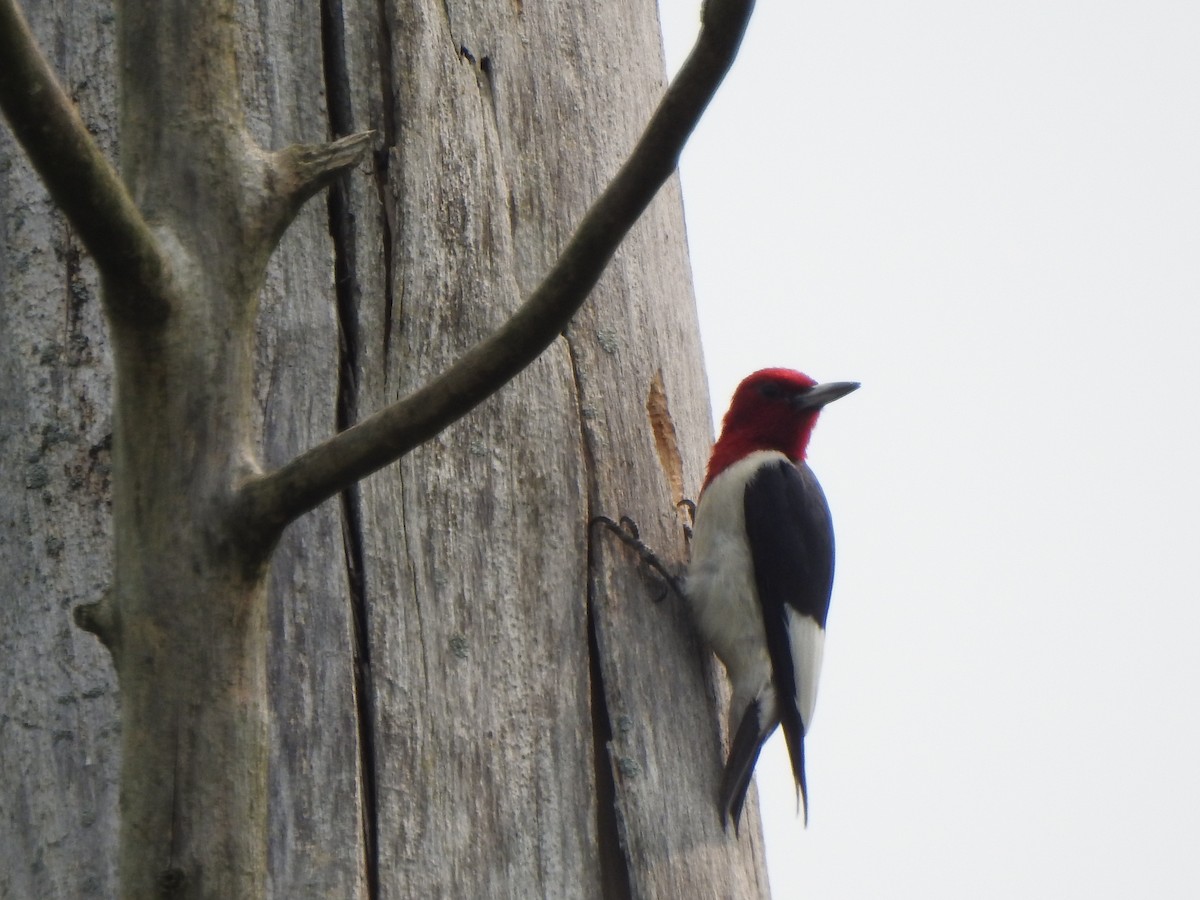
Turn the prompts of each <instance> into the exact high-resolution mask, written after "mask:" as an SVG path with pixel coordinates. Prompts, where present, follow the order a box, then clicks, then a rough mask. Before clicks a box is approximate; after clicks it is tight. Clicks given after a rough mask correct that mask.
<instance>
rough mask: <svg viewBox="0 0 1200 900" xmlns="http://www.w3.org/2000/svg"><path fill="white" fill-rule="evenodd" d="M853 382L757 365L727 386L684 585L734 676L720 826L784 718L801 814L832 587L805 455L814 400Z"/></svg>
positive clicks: (816, 407)
mask: <svg viewBox="0 0 1200 900" xmlns="http://www.w3.org/2000/svg"><path fill="white" fill-rule="evenodd" d="M858 388H859V384H858V383H857V382H849V381H843V382H829V383H825V384H818V383H817V382H816V381H815V380H814V379H812V378H810V377H809V376H807V375H805V374H803V373H802V372H798V371H795V370H793V369H786V368H769V369H762V370H760V371H757V372H754V373H753V374H752V375H749V376H748V377H747V378H745V380H743V381H742V382H741V384H739V385H738V387H737V390H736V391H735V392H734V395H733V399H732V401H731V403H730V406H729V411H728V412H727V413H726V414H725V417H724V419H723V421H722V425H721V433H720V436H719V437H718V438H717V441H716V443H715V444H714V445H713V448H712V453H711V455H710V457H709V461H708V468H707V470H706V473H705V480H704V485H703V487H702V489H701V493H700V499H699V502H698V503H697V505H696V508H695V515H694V522H693V524H692V541H691V560H690V563H689V564H688V566H687V571H686V576H685V578H684V579H683V581H682V594H683V596H684V599H685V600H686V602H687V604H688V605H689V607H690V609H691V613H692V617H693V620H694V621H695V624H696V628H697V630H698V631H699V632H700V635H701V636H702V637H703V638H704V639H705V641H706V642H707V644H708V645H709V647H711V649H712V650H713V652H714V653H715V654H716V655H717V657H718V658H719V659H720V660H721V662H722V663H723V664H724V667H725V670H726V674H727V675H728V677H729V681H730V683H731V686H732V700H731V703H730V711H729V729H730V733H731V734H732V740H731V745H730V750H729V758H728V761H727V762H726V765H725V770H724V774H723V776H722V780H721V787H720V814H721V823H722V826H723V827H724V828H725V829H726V830H728V827H729V823H730V821H732V822H733V826H734V830H735V833H736V832H737V831H738V829H739V827H740V821H741V815H742V809H743V806H744V804H745V802H746V792H747V790H749V787H750V780H751V778H752V777H753V774H754V766H755V763H756V762H757V760H758V755H759V752H760V751H761V749H762V747H763V744H764V743H765V742H766V740H767V738H769V737H770V736H771V735H772V734H773V733H774V731H775V729H776V728H777V727H780V726H782V728H783V734H784V738H785V739H786V741H787V748H788V755H789V756H790V758H791V764H792V774H793V776H794V778H795V782H796V802H797V806H798V807H799V806H800V804H803V809H804V822H805V825H806V826H807V824H808V784H807V781H806V779H805V774H804V739H805V736H806V735H807V734H808V730H809V728H810V726H811V725H812V716H813V707H814V705H815V703H816V696H817V682H818V680H819V677H820V672H821V658H822V653H823V649H824V642H825V622H826V617H827V615H828V612H829V600H830V595H831V593H832V589H833V568H834V539H833V523H832V520H831V518H830V514H829V506H828V504H827V503H826V500H825V494H824V492H823V491H822V489H821V485H820V483H819V482H818V481H817V478H816V476H815V475H814V474H813V471H812V469H810V468H809V466H808V464H807V463H806V462H805V455H806V451H807V449H808V442H809V438H810V437H811V435H812V431H813V427H814V426H815V425H816V422H817V417H818V416H819V415H820V413H821V410H822V409H824V408H825V406H826V405H827V404H829V403H832V402H833V401H834V400H837V399H839V398H841V397H844V396H846V395H847V394H849V393H851V392H852V391H854V390H857V389H858Z"/></svg>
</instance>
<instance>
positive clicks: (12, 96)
mask: <svg viewBox="0 0 1200 900" xmlns="http://www.w3.org/2000/svg"><path fill="white" fill-rule="evenodd" d="M0 60H2V62H0V109H3V111H4V115H5V117H6V118H7V119H8V122H9V126H10V127H11V128H12V131H13V134H14V135H15V136H16V138H17V140H18V141H19V142H20V144H21V146H22V147H23V148H24V149H25V152H26V153H27V154H28V155H29V158H30V160H31V161H32V162H33V166H34V168H35V169H36V170H37V172H38V175H40V176H41V179H42V182H43V183H44V184H45V185H46V187H47V189H48V190H49V191H50V196H52V197H53V198H54V201H55V203H57V204H58V206H59V208H60V209H62V211H63V213H64V214H65V215H66V217H67V221H69V222H70V223H71V227H72V228H74V229H75V231H76V233H77V234H78V235H79V237H80V239H81V240H82V241H83V245H84V246H85V247H86V248H87V250H88V252H89V253H91V254H92V256H93V257H94V258H95V260H96V264H97V266H99V269H100V274H101V275H102V276H103V278H104V280H105V283H106V285H107V287H108V288H109V290H107V291H105V302H106V303H107V304H108V306H109V312H110V314H112V315H113V317H114V318H116V319H117V320H120V321H123V322H127V323H130V324H135V325H139V326H153V325H155V324H157V323H161V322H163V321H164V320H165V319H166V317H167V314H168V312H169V298H170V296H171V280H170V268H169V266H168V264H167V262H166V258H165V257H164V255H163V253H162V252H161V250H160V249H159V246H158V242H157V241H156V240H155V238H154V235H153V234H152V233H151V231H150V228H149V227H148V226H147V224H146V221H145V220H144V219H143V218H142V215H141V213H140V212H139V211H138V208H137V206H135V205H134V202H133V198H131V197H130V196H129V192H128V191H127V190H126V189H125V184H124V182H122V181H121V178H120V176H119V175H118V174H117V172H116V170H115V169H113V167H112V166H111V165H110V164H109V162H108V160H107V159H105V158H104V154H103V153H101V152H100V148H99V147H98V146H97V145H96V142H95V141H94V140H93V139H92V136H91V135H90V134H89V133H88V130H87V128H85V127H84V124H83V121H82V120H81V119H80V118H79V113H78V112H76V110H75V106H74V104H72V103H71V100H70V98H68V97H67V95H66V93H65V92H64V91H63V89H62V86H61V85H60V84H59V83H58V79H57V78H56V77H55V75H54V72H53V70H51V68H50V65H49V63H47V62H46V59H45V57H43V56H42V54H41V52H40V51H39V50H38V47H37V42H36V41H35V40H34V38H33V34H32V33H31V32H30V30H29V24H28V23H27V22H26V21H25V17H24V16H23V15H22V13H21V10H20V9H19V7H18V6H17V3H16V0H0Z"/></svg>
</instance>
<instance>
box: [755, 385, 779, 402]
mask: <svg viewBox="0 0 1200 900" xmlns="http://www.w3.org/2000/svg"><path fill="white" fill-rule="evenodd" d="M758 390H759V393H761V394H762V395H763V396H764V397H766V398H767V399H768V400H777V399H779V398H780V397H782V396H783V388H781V387H780V386H779V385H777V384H776V383H775V382H773V381H768V382H767V383H766V384H764V385H762V386H761V387H759V389H758Z"/></svg>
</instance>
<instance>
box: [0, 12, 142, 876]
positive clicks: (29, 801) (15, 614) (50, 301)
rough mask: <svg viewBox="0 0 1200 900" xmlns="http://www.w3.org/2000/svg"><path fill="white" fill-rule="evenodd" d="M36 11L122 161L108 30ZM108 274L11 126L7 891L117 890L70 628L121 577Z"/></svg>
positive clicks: (111, 811) (3, 569)
mask: <svg viewBox="0 0 1200 900" xmlns="http://www.w3.org/2000/svg"><path fill="white" fill-rule="evenodd" d="M72 6H75V4H71V3H68V2H62V0H39V2H37V3H29V4H27V7H26V8H27V12H28V15H29V18H30V21H31V24H32V27H33V29H34V31H35V32H36V34H37V35H38V37H39V39H40V43H41V45H42V46H43V47H46V48H47V49H48V52H49V53H50V55H51V61H52V64H53V66H54V68H55V69H56V70H57V71H58V72H60V73H62V79H63V83H64V84H65V85H66V86H67V90H68V92H69V93H70V94H71V96H72V98H73V99H74V100H75V101H76V102H77V103H78V104H79V108H80V112H81V114H82V118H83V121H84V123H85V124H86V126H87V128H88V130H89V131H90V132H91V133H92V135H93V136H94V137H95V138H96V140H97V142H98V144H99V145H100V147H101V148H102V150H103V151H104V152H105V153H106V155H107V156H108V157H109V159H110V160H111V159H113V158H114V151H115V141H114V138H115V134H116V128H115V121H116V118H115V114H116V105H115V104H116V96H115V91H114V85H113V82H112V80H111V79H109V78H104V77H95V72H96V70H98V69H99V70H101V71H104V70H108V69H110V68H111V66H112V63H113V51H114V46H113V33H112V23H111V21H109V22H104V21H100V20H97V19H96V18H95V17H93V16H88V17H80V16H78V15H72V14H71V12H72V11H71V7H72ZM98 281H99V278H98V276H97V273H96V267H95V265H94V264H93V263H92V262H91V260H90V259H89V258H88V256H87V255H86V253H85V252H84V250H83V247H82V246H81V244H80V241H79V238H78V237H77V236H76V235H75V234H74V233H73V232H72V231H71V229H70V228H68V226H67V225H66V223H65V220H64V218H63V216H62V215H61V213H58V212H56V211H55V210H54V207H53V203H52V201H51V199H50V197H49V196H48V195H47V192H46V190H45V188H44V187H43V186H42V184H41V181H40V179H39V177H38V176H37V174H36V173H35V172H34V170H33V168H32V166H31V165H30V164H29V163H28V162H27V161H26V159H25V156H24V154H23V153H22V152H21V150H20V149H19V147H18V146H17V144H16V142H15V140H14V139H13V136H12V134H11V133H10V132H9V131H8V130H7V129H6V128H3V127H0V897H13V898H25V897H80V898H84V897H94V898H108V897H112V896H113V895H114V894H115V876H116V860H117V856H116V850H117V830H116V819H117V764H118V762H119V760H118V758H117V755H118V743H119V742H118V721H117V715H118V703H117V693H116V681H115V677H114V674H113V670H112V666H111V664H110V662H109V659H108V654H107V653H106V652H105V651H104V648H103V647H101V646H100V644H99V643H97V642H96V640H95V639H94V638H93V637H91V635H88V634H85V633H84V632H82V631H80V630H79V629H78V628H76V627H75V626H74V625H73V624H72V622H71V607H72V606H74V605H76V604H79V603H85V602H91V601H94V600H96V599H98V597H99V596H100V594H101V593H102V592H103V591H104V590H105V589H106V588H107V587H108V581H109V578H110V573H111V559H110V557H111V552H112V538H111V517H110V513H109V509H108V504H109V500H110V496H111V494H110V486H109V479H110V470H111V460H110V444H111V435H110V424H109V416H108V410H109V406H110V403H111V396H112V376H111V370H112V360H111V356H110V354H109V350H108V344H107V339H106V336H105V332H104V325H103V317H102V314H101V309H100V299H99V285H98Z"/></svg>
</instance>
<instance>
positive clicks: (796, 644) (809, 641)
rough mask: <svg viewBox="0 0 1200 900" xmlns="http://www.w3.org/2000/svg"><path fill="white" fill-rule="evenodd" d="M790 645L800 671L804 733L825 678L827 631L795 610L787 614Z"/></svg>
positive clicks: (798, 699)
mask: <svg viewBox="0 0 1200 900" xmlns="http://www.w3.org/2000/svg"><path fill="white" fill-rule="evenodd" d="M787 630H788V642H789V644H790V645H791V648H792V664H793V666H795V670H796V704H797V705H798V706H799V707H800V720H801V721H802V722H803V723H804V733H805V734H808V729H809V726H810V725H811V724H812V716H813V707H814V706H816V703H817V682H818V681H819V680H820V678H821V655H822V654H823V653H824V651H825V629H824V628H822V627H821V626H820V625H818V624H817V621H816V620H815V619H814V618H812V616H806V615H804V614H803V613H799V612H797V611H796V610H794V609H791V608H790V607H789V608H788V611H787Z"/></svg>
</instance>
